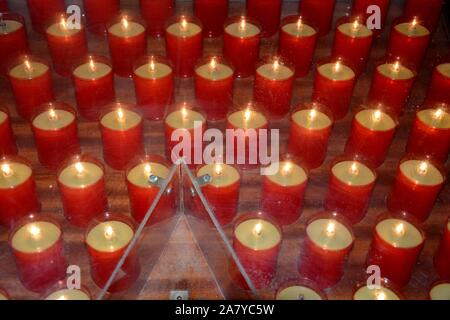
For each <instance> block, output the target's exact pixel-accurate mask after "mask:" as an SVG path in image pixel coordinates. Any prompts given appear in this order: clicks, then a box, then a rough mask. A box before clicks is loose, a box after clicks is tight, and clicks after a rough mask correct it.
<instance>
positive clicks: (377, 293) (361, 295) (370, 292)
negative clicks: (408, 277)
mask: <svg viewBox="0 0 450 320" xmlns="http://www.w3.org/2000/svg"><path fill="white" fill-rule="evenodd" d="M352 299H353V300H365V301H372V300H390V301H391V300H405V297H404V296H403V294H402V293H401V292H400V290H399V289H398V288H397V286H396V285H395V284H394V283H392V282H391V281H390V280H389V279H386V278H382V279H380V286H379V287H378V288H377V287H373V288H371V287H369V286H368V284H367V279H366V280H365V281H363V282H361V283H359V284H357V286H356V288H355V290H354V291H353V296H352Z"/></svg>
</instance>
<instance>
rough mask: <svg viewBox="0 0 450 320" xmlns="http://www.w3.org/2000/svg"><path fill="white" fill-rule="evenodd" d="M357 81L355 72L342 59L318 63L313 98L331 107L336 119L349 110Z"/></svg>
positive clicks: (342, 116) (343, 115)
mask: <svg viewBox="0 0 450 320" xmlns="http://www.w3.org/2000/svg"><path fill="white" fill-rule="evenodd" d="M355 82H356V75H355V72H354V71H353V70H352V68H350V67H349V66H348V65H347V64H345V63H344V62H342V61H341V60H340V59H338V60H336V59H334V60H328V61H324V62H321V63H319V64H318V65H317V68H316V75H315V78H314V89H313V95H312V99H313V100H314V101H317V102H320V103H323V104H324V105H326V106H327V107H328V108H330V109H331V112H332V113H333V118H334V120H340V119H342V118H344V117H345V115H346V114H347V112H348V109H349V106H350V101H351V99H352V95H353V89H354V86H355Z"/></svg>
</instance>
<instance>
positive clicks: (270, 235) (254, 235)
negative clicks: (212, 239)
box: [234, 218, 281, 251]
mask: <svg viewBox="0 0 450 320" xmlns="http://www.w3.org/2000/svg"><path fill="white" fill-rule="evenodd" d="M257 230H260V232H257ZM234 235H235V236H236V239H237V240H238V241H239V242H240V243H241V244H243V245H244V246H246V247H248V248H250V249H253V250H255V251H258V250H267V249H271V248H273V247H275V246H276V245H278V244H279V243H280V242H281V233H280V230H278V228H277V227H276V226H274V225H273V224H272V223H270V222H269V221H266V220H263V219H257V218H255V219H249V220H245V221H243V222H241V223H240V224H239V225H238V226H237V227H236V229H235V230H234Z"/></svg>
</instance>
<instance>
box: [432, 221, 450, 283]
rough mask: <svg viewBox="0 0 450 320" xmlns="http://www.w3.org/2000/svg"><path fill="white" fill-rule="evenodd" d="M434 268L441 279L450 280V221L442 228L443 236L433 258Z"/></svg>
mask: <svg viewBox="0 0 450 320" xmlns="http://www.w3.org/2000/svg"><path fill="white" fill-rule="evenodd" d="M434 267H435V268H436V272H437V274H438V275H439V277H440V278H441V279H447V280H450V219H449V220H447V223H446V224H445V227H444V234H443V235H442V240H441V243H440V245H439V248H438V249H437V251H436V254H435V256H434Z"/></svg>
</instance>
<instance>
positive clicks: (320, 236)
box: [298, 212, 355, 289]
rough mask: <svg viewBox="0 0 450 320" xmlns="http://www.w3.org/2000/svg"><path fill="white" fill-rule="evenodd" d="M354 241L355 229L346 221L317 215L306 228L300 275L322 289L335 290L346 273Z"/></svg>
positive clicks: (331, 214) (327, 214)
mask: <svg viewBox="0 0 450 320" xmlns="http://www.w3.org/2000/svg"><path fill="white" fill-rule="evenodd" d="M354 240H355V239H354V236H353V232H352V229H351V227H350V226H349V225H348V224H347V223H346V221H345V220H344V218H343V217H341V216H339V215H338V214H336V213H328V212H323V213H319V214H317V215H315V216H314V217H313V218H312V219H310V220H309V221H308V223H307V225H306V237H305V240H304V241H303V244H302V249H301V254H300V262H299V266H298V270H299V272H300V274H301V275H302V276H304V277H306V278H308V279H311V280H312V281H314V282H316V283H317V285H318V286H319V288H321V289H324V288H329V287H332V286H334V285H335V284H336V283H338V282H339V280H340V279H341V277H342V274H343V273H344V267H345V264H346V261H347V258H348V255H349V254H350V251H351V250H352V247H353V243H354Z"/></svg>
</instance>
